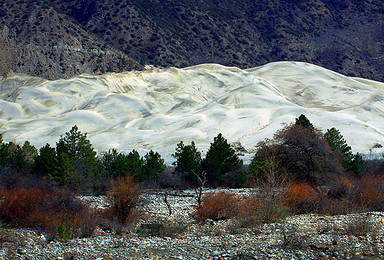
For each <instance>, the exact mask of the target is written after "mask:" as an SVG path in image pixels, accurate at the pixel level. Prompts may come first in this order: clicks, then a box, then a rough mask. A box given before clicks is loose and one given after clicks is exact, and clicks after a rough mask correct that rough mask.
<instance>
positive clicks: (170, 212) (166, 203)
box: [163, 190, 172, 215]
mask: <svg viewBox="0 0 384 260" xmlns="http://www.w3.org/2000/svg"><path fill="white" fill-rule="evenodd" d="M163 201H164V203H165V205H167V208H168V214H169V215H172V207H171V204H170V203H169V201H168V190H164V191H163Z"/></svg>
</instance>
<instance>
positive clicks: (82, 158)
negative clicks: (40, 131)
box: [0, 115, 384, 193]
mask: <svg viewBox="0 0 384 260" xmlns="http://www.w3.org/2000/svg"><path fill="white" fill-rule="evenodd" d="M257 147H258V149H257V151H256V153H255V155H254V157H253V159H252V161H251V164H250V165H249V167H248V168H247V167H243V161H242V160H241V159H240V158H239V157H238V156H237V154H236V151H235V150H234V149H233V148H232V147H231V145H230V144H229V143H228V141H227V140H226V139H225V138H224V137H223V135H222V134H218V135H217V136H216V137H215V138H214V140H213V142H212V143H211V145H210V147H209V149H208V151H207V152H206V156H205V158H202V155H201V152H200V151H199V150H198V148H197V147H196V145H195V143H194V142H191V143H190V144H184V142H183V141H180V142H179V143H178V144H177V146H176V149H175V153H174V154H173V155H172V156H173V157H174V158H175V162H174V163H173V166H174V168H173V169H172V168H170V167H166V165H165V163H164V160H163V159H162V157H161V155H160V154H159V153H157V152H154V151H152V150H151V151H150V152H148V153H147V154H146V155H145V156H141V155H140V154H139V153H138V152H137V151H136V150H132V151H130V152H129V153H121V152H118V151H117V150H116V149H111V150H109V151H106V152H102V153H100V154H97V153H96V151H95V150H94V148H93V146H92V144H91V142H90V141H89V140H88V138H87V133H82V132H81V131H79V129H78V127H77V126H73V127H72V129H71V130H70V131H69V132H67V133H65V134H64V135H62V136H61V137H60V139H59V140H58V142H57V143H56V147H51V146H50V144H46V145H45V146H43V147H41V148H40V149H39V150H37V149H36V148H35V147H34V146H32V145H31V144H30V143H29V142H28V141H27V142H25V143H24V144H23V145H19V144H16V143H13V142H8V143H7V142H3V139H2V137H1V135H0V186H9V185H15V183H24V184H25V183H36V182H37V180H42V181H43V182H44V181H45V182H50V183H53V184H55V185H59V186H66V187H69V188H70V189H72V190H74V191H76V192H79V193H103V192H105V191H106V190H107V189H108V188H110V187H109V183H110V180H112V179H117V178H119V177H124V176H126V175H128V174H130V175H132V176H133V177H134V179H135V181H137V182H139V183H141V184H143V185H144V184H145V185H146V186H148V185H150V186H152V187H154V186H156V187H158V186H162V187H177V188H183V187H197V186H199V185H201V183H200V182H201V181H200V180H201V179H202V177H204V180H206V181H205V184H206V185H208V186H211V187H217V186H227V187H244V186H246V185H252V183H253V185H259V184H262V183H267V182H269V183H271V182H275V184H274V185H276V184H277V183H278V182H279V180H283V179H289V180H294V181H299V182H307V183H310V184H311V185H313V186H318V185H324V184H326V183H328V182H330V181H331V180H332V179H333V178H334V177H335V176H339V175H340V174H342V173H346V172H347V173H350V174H353V175H354V176H360V175H362V174H365V172H364V171H368V170H367V169H369V171H375V173H378V172H384V163H383V162H382V160H379V162H376V161H375V162H368V161H364V160H363V158H362V156H361V155H360V154H353V153H352V149H351V147H350V146H349V145H348V144H347V143H346V141H345V140H344V138H343V136H342V135H341V133H340V131H339V130H337V129H335V128H331V129H329V130H327V132H326V133H325V134H323V133H322V132H321V131H319V130H318V129H316V128H315V127H314V126H313V124H312V123H311V122H310V121H309V120H308V118H306V117H305V116H304V115H300V117H298V118H297V119H296V121H295V123H293V124H290V125H287V126H286V127H284V128H282V129H281V130H278V131H277V132H276V133H275V135H274V136H273V138H272V139H266V140H264V141H262V142H260V143H259V144H258V146H257Z"/></svg>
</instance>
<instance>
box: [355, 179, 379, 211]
mask: <svg viewBox="0 0 384 260" xmlns="http://www.w3.org/2000/svg"><path fill="white" fill-rule="evenodd" d="M354 194H355V199H354V202H355V203H358V204H359V206H360V207H361V208H362V209H363V210H368V211H382V210H384V176H381V175H370V176H366V177H363V178H361V179H359V180H356V182H355V191H354Z"/></svg>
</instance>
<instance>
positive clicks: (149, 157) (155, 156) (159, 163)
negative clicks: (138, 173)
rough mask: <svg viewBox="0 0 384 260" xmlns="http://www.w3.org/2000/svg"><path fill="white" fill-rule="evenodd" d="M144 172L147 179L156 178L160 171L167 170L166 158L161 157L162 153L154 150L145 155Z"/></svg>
mask: <svg viewBox="0 0 384 260" xmlns="http://www.w3.org/2000/svg"><path fill="white" fill-rule="evenodd" d="M143 167H144V173H145V179H147V180H149V179H153V180H156V179H157V177H158V174H159V173H162V172H164V171H165V163H164V159H162V158H161V155H160V154H159V153H157V152H154V151H152V150H151V151H149V152H148V153H147V154H146V155H145V156H144V165H143Z"/></svg>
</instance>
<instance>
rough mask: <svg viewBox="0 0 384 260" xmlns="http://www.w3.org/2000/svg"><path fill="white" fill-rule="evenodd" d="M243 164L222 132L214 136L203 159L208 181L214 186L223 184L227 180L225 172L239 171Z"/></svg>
mask: <svg viewBox="0 0 384 260" xmlns="http://www.w3.org/2000/svg"><path fill="white" fill-rule="evenodd" d="M242 165H243V161H242V160H241V159H240V158H239V157H238V156H237V155H236V152H235V150H234V149H233V148H232V147H231V145H230V144H228V142H227V140H226V139H225V138H224V137H223V136H222V134H221V133H220V134H218V135H217V137H215V138H214V140H213V143H211V146H210V147H209V150H208V152H207V155H206V157H205V159H204V160H203V161H202V166H203V170H204V171H206V173H207V179H208V182H209V183H210V184H211V185H212V186H216V185H222V184H223V183H224V181H225V180H224V174H225V173H227V172H230V171H239V170H240V169H241V166H242Z"/></svg>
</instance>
